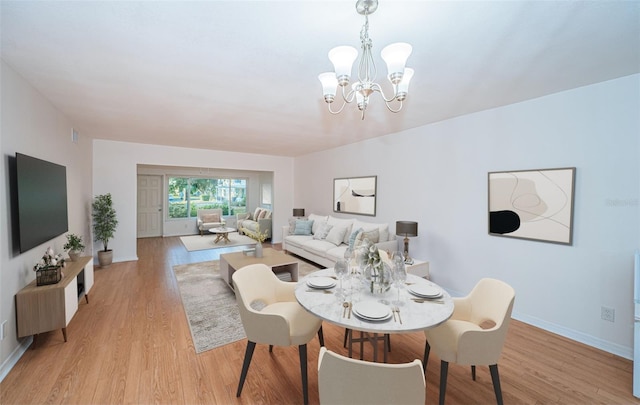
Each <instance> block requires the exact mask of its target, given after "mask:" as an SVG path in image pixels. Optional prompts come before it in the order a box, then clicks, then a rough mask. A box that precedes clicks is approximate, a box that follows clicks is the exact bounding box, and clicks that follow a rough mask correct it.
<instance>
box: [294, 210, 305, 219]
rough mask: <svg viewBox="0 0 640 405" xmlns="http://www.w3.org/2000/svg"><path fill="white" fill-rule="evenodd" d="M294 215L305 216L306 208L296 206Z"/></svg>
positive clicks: (295, 216) (297, 216)
mask: <svg viewBox="0 0 640 405" xmlns="http://www.w3.org/2000/svg"><path fill="white" fill-rule="evenodd" d="M293 217H294V218H303V217H304V208H294V209H293Z"/></svg>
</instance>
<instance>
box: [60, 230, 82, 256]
mask: <svg viewBox="0 0 640 405" xmlns="http://www.w3.org/2000/svg"><path fill="white" fill-rule="evenodd" d="M62 248H63V249H64V250H66V251H68V252H69V259H70V260H71V261H72V262H75V261H76V260H78V257H79V256H80V253H82V252H84V244H83V243H82V236H78V235H76V234H74V233H70V234H68V235H67V243H65V244H64V246H63V247H62Z"/></svg>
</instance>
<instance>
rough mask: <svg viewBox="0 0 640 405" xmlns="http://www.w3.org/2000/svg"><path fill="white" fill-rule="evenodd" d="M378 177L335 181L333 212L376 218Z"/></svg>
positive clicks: (347, 178) (337, 179)
mask: <svg viewBox="0 0 640 405" xmlns="http://www.w3.org/2000/svg"><path fill="white" fill-rule="evenodd" d="M377 181H378V177H377V176H367V177H345V178H336V179H333V212H341V213H346V214H358V215H369V216H372V217H375V216H376V193H377Z"/></svg>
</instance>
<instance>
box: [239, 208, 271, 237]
mask: <svg viewBox="0 0 640 405" xmlns="http://www.w3.org/2000/svg"><path fill="white" fill-rule="evenodd" d="M271 216H272V212H271V210H268V209H266V208H256V209H255V211H253V214H252V213H243V214H236V226H237V228H238V233H239V234H240V235H242V234H247V235H249V236H256V231H257V230H258V227H260V233H265V232H266V234H267V239H271Z"/></svg>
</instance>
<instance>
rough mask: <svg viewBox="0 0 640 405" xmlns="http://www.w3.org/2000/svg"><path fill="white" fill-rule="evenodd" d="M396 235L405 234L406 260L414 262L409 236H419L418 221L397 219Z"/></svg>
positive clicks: (409, 262) (408, 262)
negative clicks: (411, 255) (410, 250)
mask: <svg viewBox="0 0 640 405" xmlns="http://www.w3.org/2000/svg"><path fill="white" fill-rule="evenodd" d="M396 235H401V236H404V262H405V263H407V264H413V259H412V258H411V257H410V256H409V236H418V223H417V222H413V221H396Z"/></svg>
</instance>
